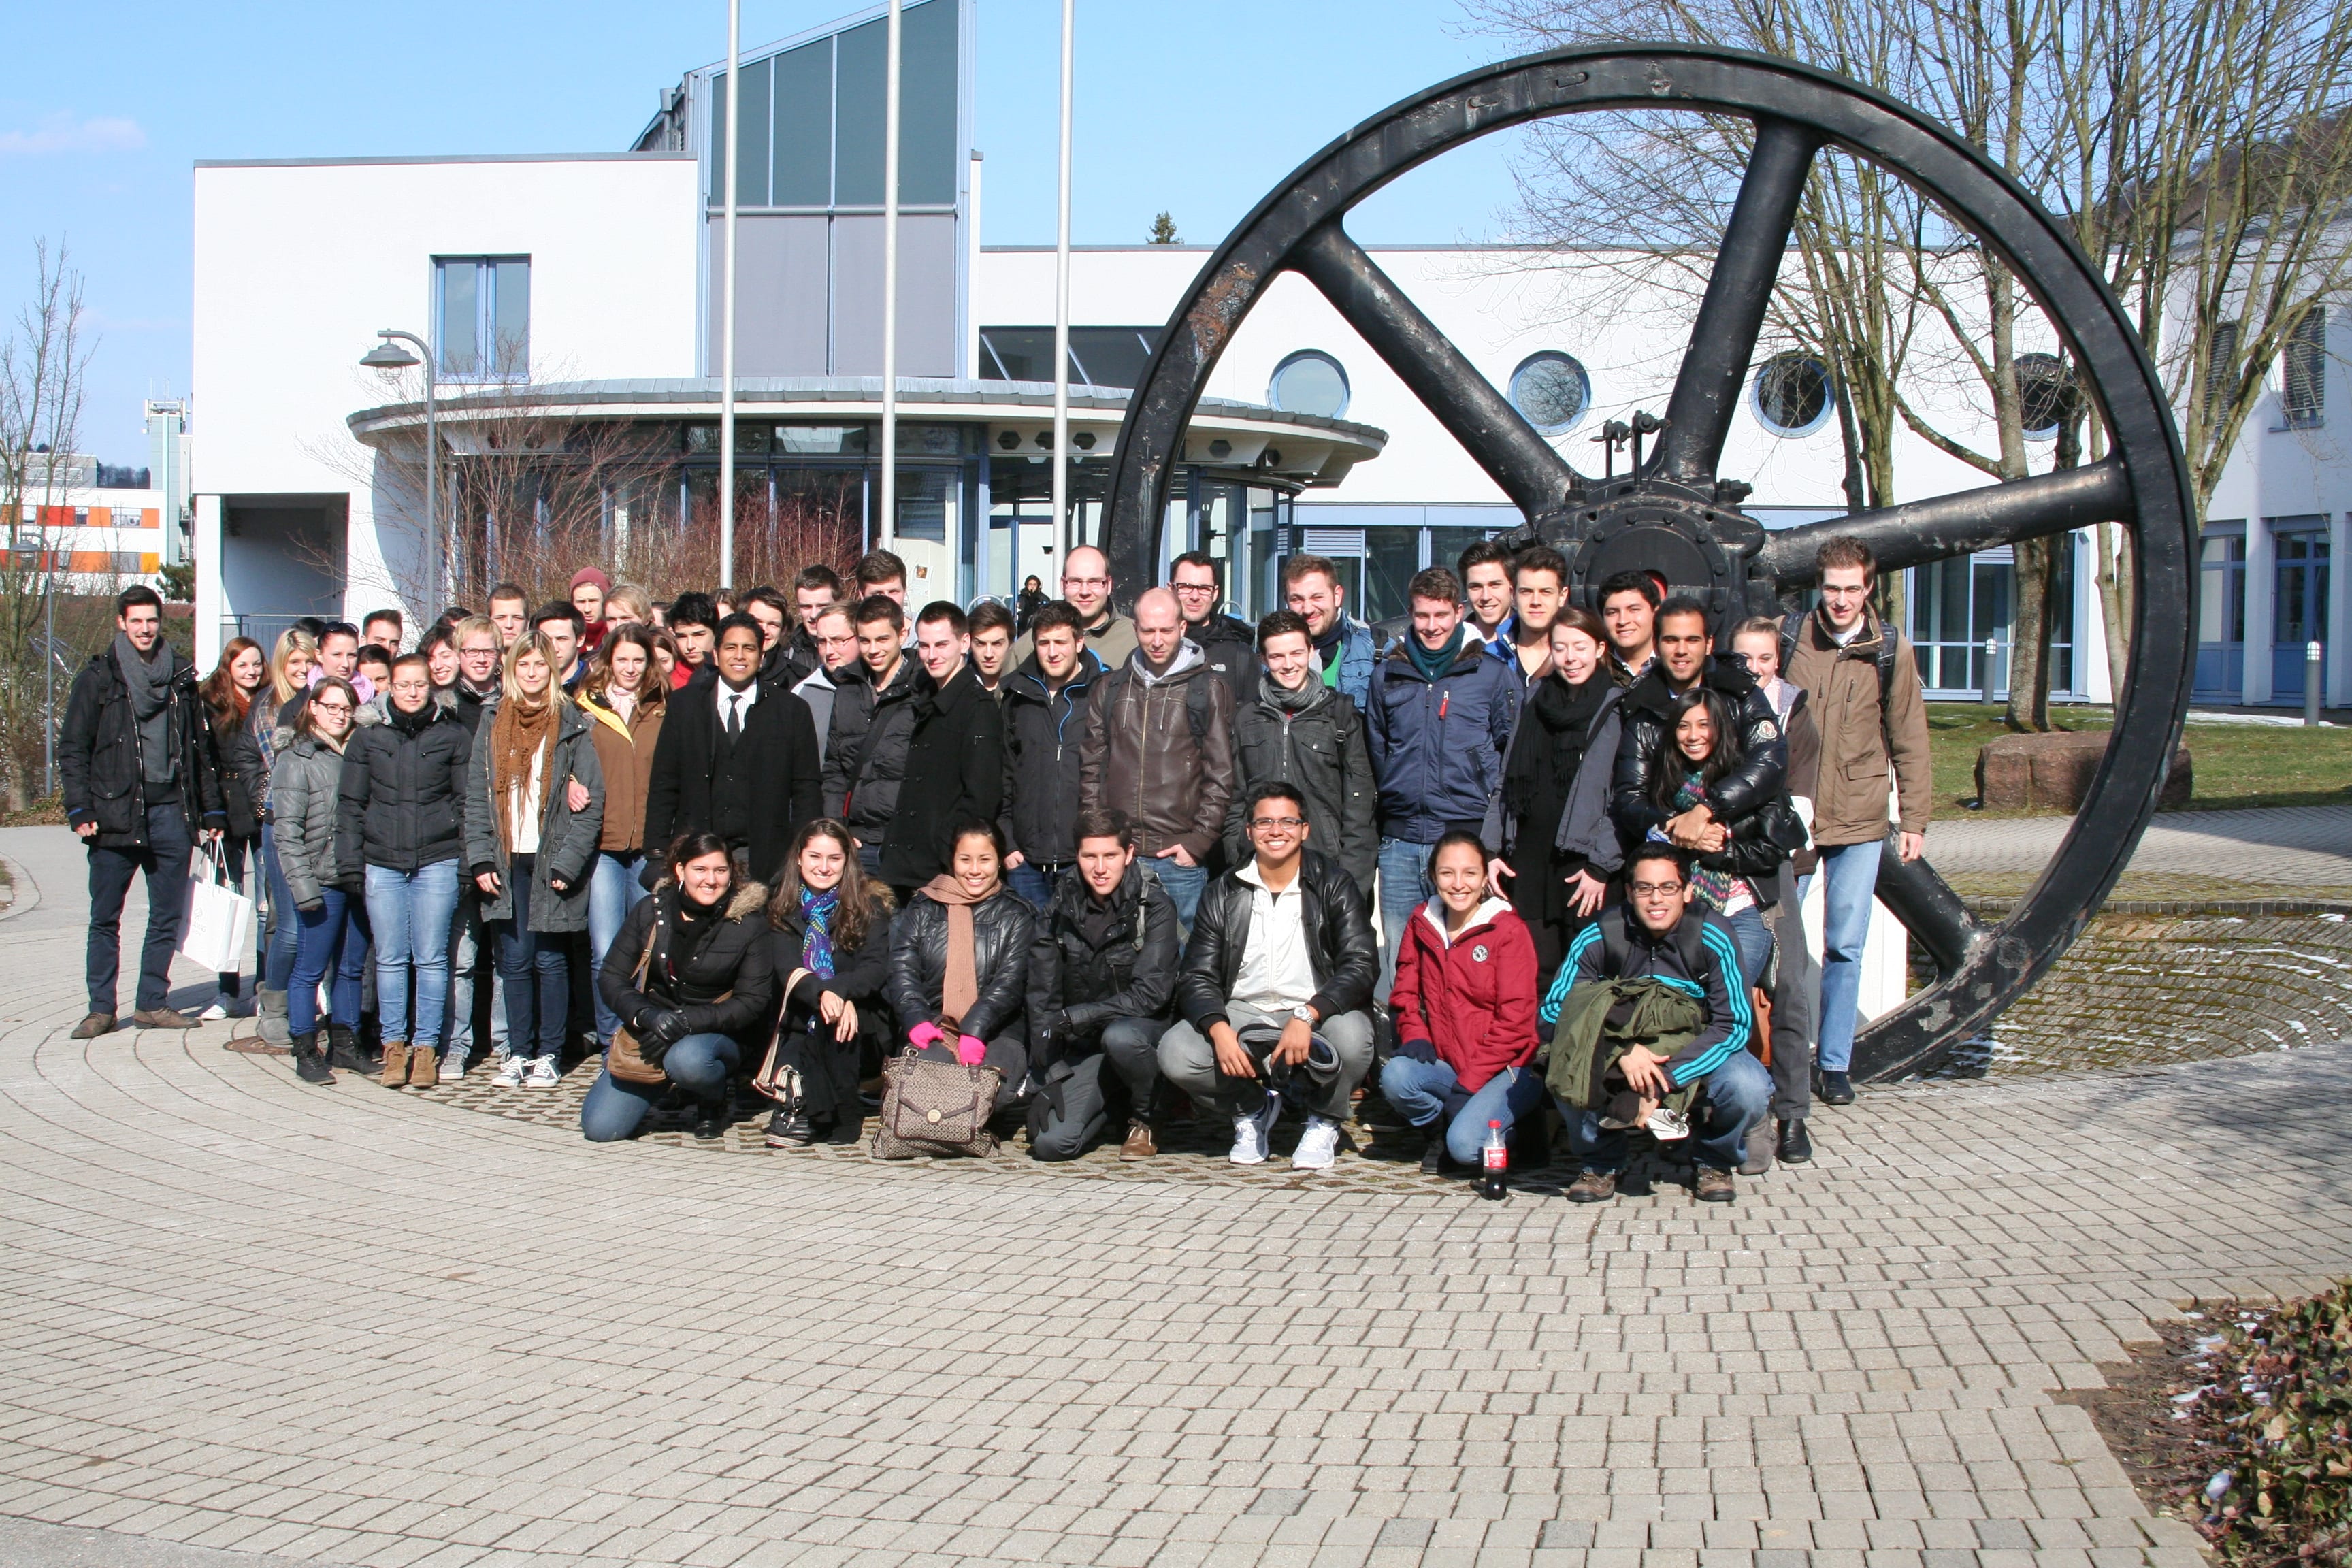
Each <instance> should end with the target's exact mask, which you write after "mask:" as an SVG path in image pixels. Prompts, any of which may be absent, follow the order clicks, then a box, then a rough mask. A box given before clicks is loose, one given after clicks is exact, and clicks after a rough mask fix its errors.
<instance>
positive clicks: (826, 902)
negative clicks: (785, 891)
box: [801, 888, 841, 980]
mask: <svg viewBox="0 0 2352 1568" xmlns="http://www.w3.org/2000/svg"><path fill="white" fill-rule="evenodd" d="M839 908H841V889H839V888H835V889H832V890H830V891H828V892H823V893H819V892H815V891H814V890H812V889H807V888H803V889H801V919H803V920H804V921H807V922H808V935H806V936H804V937H803V938H802V939H801V967H802V968H803V969H805V970H807V971H808V972H809V973H811V974H814V975H815V976H816V977H817V978H818V979H820V980H830V979H832V978H833V914H834V911H835V910H838V909H839Z"/></svg>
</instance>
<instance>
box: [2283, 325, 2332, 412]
mask: <svg viewBox="0 0 2352 1568" xmlns="http://www.w3.org/2000/svg"><path fill="white" fill-rule="evenodd" d="M2285 357H2286V363H2285V364H2284V367H2283V368H2284V375H2283V376H2282V378H2281V379H2282V381H2283V383H2284V396H2283V397H2282V398H2281V399H2280V406H2281V411H2282V412H2283V413H2284V414H2285V416H2286V423H2287V426H2288V427H2289V428H2290V429H2295V430H2309V429H2315V428H2317V427H2318V426H2321V425H2324V424H2326V421H2327V307H2326V306H2325V305H2314V306H2313V307H2312V308H2311V313H2310V314H2309V315H2307V316H2305V317H2304V319H2303V320H2302V321H2297V322H2296V323H2295V326H2294V331H2293V332H2292V333H2290V334H2289V335H2288V337H2287V340H2286V356H2285Z"/></svg>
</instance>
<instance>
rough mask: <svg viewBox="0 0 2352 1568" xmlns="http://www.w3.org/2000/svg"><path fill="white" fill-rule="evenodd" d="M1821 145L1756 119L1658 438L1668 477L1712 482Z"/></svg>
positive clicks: (1784, 124) (1661, 466) (1806, 134)
mask: <svg viewBox="0 0 2352 1568" xmlns="http://www.w3.org/2000/svg"><path fill="white" fill-rule="evenodd" d="M1821 146H1822V138H1821V135H1820V133H1819V132H1813V131H1808V130H1804V129H1802V128H1801V127H1798V126H1795V125H1791V124H1790V123H1789V122H1788V121H1784V120H1773V119H1769V118H1765V117H1761V116H1759V118H1758V120H1757V121H1756V150H1755V152H1754V153H1752V154H1751V155H1750V156H1749V158H1748V174H1747V175H1746V177H1745V178H1743V179H1742V180H1741V181H1740V184H1739V196H1738V200H1737V201H1735V202H1734V203H1733V204H1732V207H1731V221H1730V222H1729V223H1728V224H1727V225H1726V226H1725V227H1724V231H1723V244H1722V247H1721V248H1720V249H1718V250H1717V253H1716V262H1715V270H1714V271H1713V272H1712V273H1710V274H1709V275H1708V277H1707V280H1706V297H1705V298H1704V299H1702V300H1700V301H1699V307H1698V319H1697V320H1696V321H1693V322H1692V323H1691V336H1690V347H1689V348H1688V349H1687V350H1685V352H1684V354H1683V363H1682V369H1681V370H1680V371H1679V372H1678V373H1676V374H1675V395H1674V401H1673V402H1671V403H1669V404H1668V405H1666V428H1665V431H1664V434H1663V435H1661V436H1660V437H1659V438H1658V471H1659V472H1660V473H1661V474H1663V475H1664V477H1665V478H1667V479H1675V480H1679V481H1681V482H1683V483H1685V484H1704V483H1705V482H1706V481H1707V480H1708V479H1713V478H1714V477H1715V468H1716V464H1717V462H1718V461H1719V460H1720V459H1721V458H1722V457H1723V442H1724V437H1726V436H1727V435H1728V434H1729V433H1730V430H1731V416H1732V415H1733V413H1734V412H1736V411H1737V410H1738V407H1739V388H1740V384H1741V383H1743V382H1745V381H1746V380H1747V379H1748V362H1749V361H1751V360H1752V359H1754V358H1755V357H1756V339H1757V335H1758V334H1759V332H1761V331H1763V330H1764V308H1765V307H1766V306H1767V305H1768V304H1769V303H1770V302H1771V299H1772V285H1773V282H1774V280H1775V279H1778V278H1779V277H1780V260H1781V258H1782V257H1783V256H1784V255H1785V254H1786V253H1787V251H1788V248H1789V231H1790V227H1791V226H1793V225H1794V224H1795V222H1796V216H1797V201H1798V198H1799V197H1801V195H1804V190H1805V176H1806V175H1807V174H1810V173H1811V171H1812V166H1813V154H1814V153H1817V152H1819V151H1820V150H1821Z"/></svg>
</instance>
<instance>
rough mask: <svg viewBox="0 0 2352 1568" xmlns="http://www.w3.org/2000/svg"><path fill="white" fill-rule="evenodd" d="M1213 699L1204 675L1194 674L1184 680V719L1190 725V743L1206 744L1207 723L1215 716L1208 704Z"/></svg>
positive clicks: (1207, 739) (1214, 711) (1207, 736)
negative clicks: (1187, 679)
mask: <svg viewBox="0 0 2352 1568" xmlns="http://www.w3.org/2000/svg"><path fill="white" fill-rule="evenodd" d="M1213 700H1215V699H1214V697H1213V694H1212V693H1211V692H1210V690H1209V682H1208V680H1207V679H1205V678H1204V677H1202V676H1194V677H1193V678H1192V679H1191V680H1189V681H1187V682H1185V685H1184V721H1185V722H1186V723H1188V724H1190V725H1192V744H1194V745H1196V746H1202V745H1206V744H1208V741H1209V723H1210V721H1212V720H1213V719H1214V718H1215V717H1216V710H1214V709H1213V708H1212V707H1211V706H1210V704H1211V703H1212V702H1213Z"/></svg>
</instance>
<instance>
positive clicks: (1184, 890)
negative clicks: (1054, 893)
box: [1040, 855, 1209, 935]
mask: <svg viewBox="0 0 2352 1568" xmlns="http://www.w3.org/2000/svg"><path fill="white" fill-rule="evenodd" d="M1142 864H1144V865H1146V866H1149V867H1150V868H1151V874H1152V875H1153V876H1155V877H1157V878H1159V879H1160V888H1161V889H1163V890H1164V891H1165V892H1166V893H1167V894H1168V901H1169V902H1171V903H1172V904H1174V905H1175V906H1176V923H1177V924H1178V925H1180V926H1182V927H1183V928H1184V930H1185V932H1186V933H1187V934H1188V935H1189V934H1190V933H1191V931H1192V912H1193V911H1194V910H1198V909H1199V908H1200V907H1201V889H1203V888H1206V887H1207V886H1208V885H1209V868H1207V867H1206V866H1179V865H1178V864H1176V858H1175V857H1174V856H1172V855H1171V856H1169V857H1168V858H1165V859H1153V860H1144V861H1143V862H1142ZM1042 907H1043V906H1042V905H1041V906H1040V908H1042Z"/></svg>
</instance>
